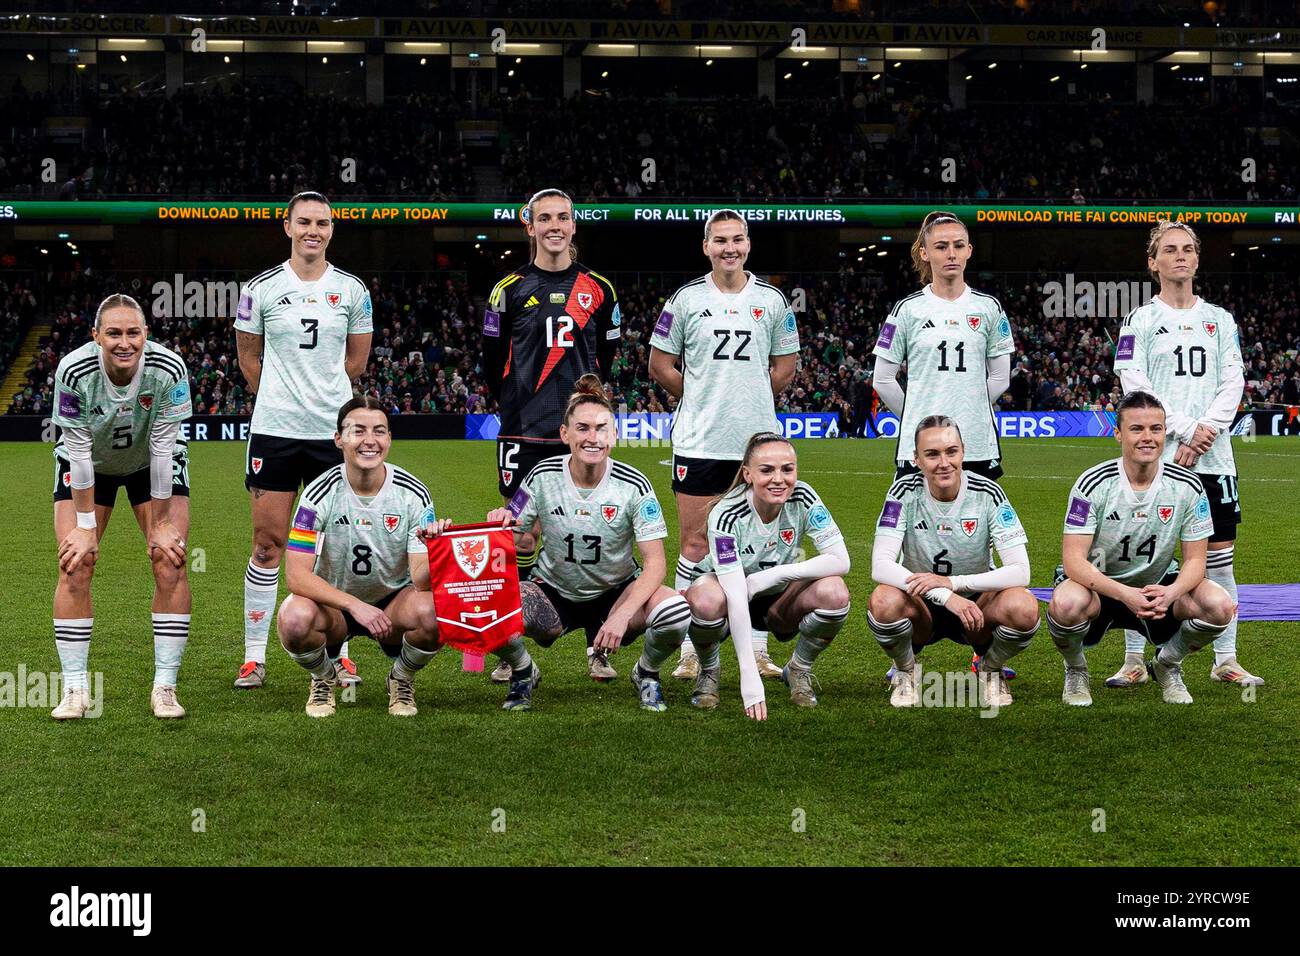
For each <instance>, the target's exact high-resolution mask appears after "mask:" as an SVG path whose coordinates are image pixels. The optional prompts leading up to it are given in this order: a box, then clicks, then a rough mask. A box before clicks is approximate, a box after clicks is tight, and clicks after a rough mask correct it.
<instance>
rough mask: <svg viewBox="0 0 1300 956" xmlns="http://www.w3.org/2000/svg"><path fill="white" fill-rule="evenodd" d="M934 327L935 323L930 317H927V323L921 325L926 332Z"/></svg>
mask: <svg viewBox="0 0 1300 956" xmlns="http://www.w3.org/2000/svg"><path fill="white" fill-rule="evenodd" d="M932 328H934V323H933V322H931V321H930V320H929V319H926V320H925V325H923V326H921V331H922V332H924V331H925V330H926V329H932Z"/></svg>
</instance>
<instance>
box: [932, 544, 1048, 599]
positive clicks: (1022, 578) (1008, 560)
mask: <svg viewBox="0 0 1300 956" xmlns="http://www.w3.org/2000/svg"><path fill="white" fill-rule="evenodd" d="M998 557H999V558H1000V559H1001V560H1002V567H1000V568H994V569H993V570H992V571H985V572H983V573H981V574H951V575H949V578H950V579H951V580H952V589H953V590H954V591H1001V590H1003V589H1004V588H1023V587H1028V586H1029V551H1028V549H1027V548H1026V547H1025V546H1024V545H1023V544H1018V545H1016V546H1015V547H1014V548H1007V549H1006V550H1005V551H1004V550H1002V549H1001V548H998Z"/></svg>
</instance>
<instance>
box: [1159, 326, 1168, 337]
mask: <svg viewBox="0 0 1300 956" xmlns="http://www.w3.org/2000/svg"><path fill="white" fill-rule="evenodd" d="M1168 334H1169V330H1168V329H1167V328H1165V327H1164V326H1163V325H1162V326H1160V328H1158V329H1156V335H1168Z"/></svg>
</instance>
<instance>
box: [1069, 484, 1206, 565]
mask: <svg viewBox="0 0 1300 956" xmlns="http://www.w3.org/2000/svg"><path fill="white" fill-rule="evenodd" d="M1213 530H1214V521H1213V520H1212V519H1211V518H1210V500H1209V499H1208V498H1207V497H1206V496H1205V489H1204V487H1202V485H1201V479H1200V478H1198V477H1197V476H1196V473H1195V472H1192V471H1189V470H1188V469H1186V468H1184V467H1182V466H1181V465H1176V464H1174V463H1173V462H1171V461H1162V462H1161V463H1160V470H1159V471H1158V472H1157V473H1156V478H1155V481H1153V482H1152V483H1151V486H1150V487H1149V488H1147V489H1146V490H1145V491H1141V492H1137V491H1134V490H1133V487H1132V485H1130V484H1129V480H1128V473H1127V472H1126V471H1125V470H1124V459H1123V458H1114V459H1111V460H1110V461H1104V462H1102V463H1101V464H1100V465H1094V466H1093V467H1092V468H1089V469H1088V470H1087V471H1085V472H1084V473H1083V474H1082V475H1080V476H1079V480H1078V481H1076V482H1075V483H1074V487H1073V488H1071V489H1070V504H1069V506H1068V507H1067V509H1066V512H1065V533H1066V534H1082V535H1089V536H1091V537H1092V539H1093V542H1092V543H1093V548H1092V551H1091V554H1090V560H1091V561H1092V563H1093V564H1094V565H1096V566H1097V568H1098V569H1099V570H1100V571H1101V573H1102V574H1104V575H1106V576H1107V577H1108V578H1110V579H1111V580H1113V581H1120V582H1123V583H1124V584H1127V585H1129V586H1131V587H1135V588H1140V587H1144V586H1146V585H1148V584H1156V583H1157V582H1159V580H1160V579H1161V578H1162V577H1164V575H1165V571H1166V570H1168V568H1169V565H1170V563H1171V562H1172V561H1173V560H1174V551H1175V549H1176V548H1177V547H1178V542H1179V541H1203V540H1205V539H1206V538H1209V536H1210V533H1211V532H1212V531H1213Z"/></svg>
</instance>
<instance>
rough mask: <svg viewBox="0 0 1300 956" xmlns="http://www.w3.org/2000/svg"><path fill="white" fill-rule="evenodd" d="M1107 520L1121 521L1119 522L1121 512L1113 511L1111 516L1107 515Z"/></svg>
mask: <svg viewBox="0 0 1300 956" xmlns="http://www.w3.org/2000/svg"><path fill="white" fill-rule="evenodd" d="M1106 520H1107V521H1119V520H1120V517H1119V512H1118V511H1112V512H1111V513H1110V514H1108V515H1106Z"/></svg>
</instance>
